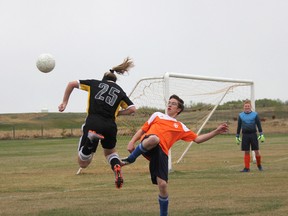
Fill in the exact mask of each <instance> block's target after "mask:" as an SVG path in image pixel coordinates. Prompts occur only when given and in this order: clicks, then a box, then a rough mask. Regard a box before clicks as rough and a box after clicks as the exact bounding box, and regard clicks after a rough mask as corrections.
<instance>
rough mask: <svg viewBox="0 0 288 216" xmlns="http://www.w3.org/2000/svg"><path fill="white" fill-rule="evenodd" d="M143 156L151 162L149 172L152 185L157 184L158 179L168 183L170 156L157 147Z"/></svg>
mask: <svg viewBox="0 0 288 216" xmlns="http://www.w3.org/2000/svg"><path fill="white" fill-rule="evenodd" d="M143 156H144V157H145V158H147V159H148V160H150V163H149V170H150V175H151V181H152V183H153V184H157V177H159V178H161V179H163V180H165V181H166V182H168V156H167V155H166V154H165V153H164V152H163V150H162V149H161V147H160V146H159V145H157V146H156V147H155V148H153V149H152V150H150V151H148V152H146V153H143Z"/></svg>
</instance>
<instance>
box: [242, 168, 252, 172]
mask: <svg viewBox="0 0 288 216" xmlns="http://www.w3.org/2000/svg"><path fill="white" fill-rule="evenodd" d="M240 172H250V169H249V168H246V167H245V168H244V169H243V170H241V171H240Z"/></svg>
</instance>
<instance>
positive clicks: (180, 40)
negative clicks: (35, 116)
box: [0, 0, 288, 114]
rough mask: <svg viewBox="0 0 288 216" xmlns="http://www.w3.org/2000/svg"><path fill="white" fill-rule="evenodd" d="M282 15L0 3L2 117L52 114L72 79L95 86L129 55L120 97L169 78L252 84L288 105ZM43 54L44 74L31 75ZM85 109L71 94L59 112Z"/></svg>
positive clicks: (282, 7)
mask: <svg viewBox="0 0 288 216" xmlns="http://www.w3.org/2000/svg"><path fill="white" fill-rule="evenodd" d="M287 11H288V1H287V0H238V1H236V0H105V1H104V0H101V1H100V0H82V1H80V0H0V24H1V25H0V26H1V33H0V44H1V49H0V57H1V58H0V59H1V85H0V100H1V102H0V103H1V105H0V114H3V113H28V112H40V111H41V110H42V109H43V108H47V109H48V110H49V112H57V111H58V108H57V107H58V105H59V104H60V102H61V101H62V97H63V93H64V90H65V87H66V85H67V83H68V82H69V81H72V80H77V79H88V78H89V79H90V78H95V79H101V78H102V76H103V73H104V72H106V71H108V70H109V69H110V68H111V67H113V66H115V65H118V64H119V63H121V62H122V61H123V59H124V58H125V57H127V56H130V57H131V58H132V59H133V60H134V62H135V67H134V68H133V69H132V70H131V72H130V74H129V76H125V77H122V76H121V77H119V82H118V84H120V85H121V86H122V87H123V89H124V90H125V91H126V93H127V94H129V93H130V92H131V90H132V87H133V86H134V85H135V84H136V81H138V80H139V79H140V78H142V77H147V76H154V75H155V76H161V75H163V74H164V73H165V72H174V73H187V74H194V75H201V76H213V77H227V78H234V79H245V80H253V81H254V82H255V98H256V99H263V98H268V99H280V100H282V101H287V100H288V94H287V92H288V91H287V90H288V88H287V86H286V83H287V82H288V27H287V25H288V13H287ZM41 53H51V54H52V55H54V57H55V60H56V67H55V69H54V70H53V71H52V72H51V73H48V74H44V73H41V72H39V71H38V70H37V68H36V66H35V61H36V59H37V57H38V56H39V55H40V54H41ZM86 102H87V93H86V92H84V91H81V90H74V92H73V93H72V95H71V98H70V102H69V104H68V106H67V109H66V112H85V110H86Z"/></svg>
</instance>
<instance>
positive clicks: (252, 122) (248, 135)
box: [236, 100, 265, 172]
mask: <svg viewBox="0 0 288 216" xmlns="http://www.w3.org/2000/svg"><path fill="white" fill-rule="evenodd" d="M243 109H244V110H243V112H241V113H239V116H238V126H237V132H236V143H237V144H238V145H239V144H240V143H241V150H242V151H244V165H245V167H244V169H243V170H242V171H241V172H249V171H250V146H251V150H252V151H254V152H255V156H256V163H257V167H258V170H259V171H263V168H262V165H261V155H260V152H259V141H261V142H264V141H265V137H264V135H263V131H262V126H261V122H260V119H259V117H258V113H257V112H254V111H252V107H251V101H250V100H245V101H244V106H243ZM256 126H257V128H258V132H259V136H258V138H257V129H256ZM241 129H242V140H241V138H240V131H241ZM258 140H259V141H258Z"/></svg>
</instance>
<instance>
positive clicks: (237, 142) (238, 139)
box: [235, 136, 242, 145]
mask: <svg viewBox="0 0 288 216" xmlns="http://www.w3.org/2000/svg"><path fill="white" fill-rule="evenodd" d="M235 141H236V144H237V145H239V144H240V143H241V141H242V140H241V138H240V137H239V136H236V139H235Z"/></svg>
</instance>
